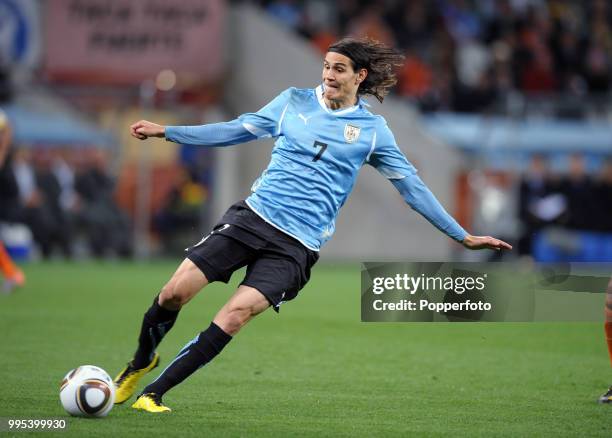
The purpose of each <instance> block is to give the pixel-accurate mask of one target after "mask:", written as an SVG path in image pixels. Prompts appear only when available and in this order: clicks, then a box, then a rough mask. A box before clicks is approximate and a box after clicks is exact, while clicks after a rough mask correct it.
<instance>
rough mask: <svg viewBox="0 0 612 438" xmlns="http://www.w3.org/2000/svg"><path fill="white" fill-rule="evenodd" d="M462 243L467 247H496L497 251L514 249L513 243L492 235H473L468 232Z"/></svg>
mask: <svg viewBox="0 0 612 438" xmlns="http://www.w3.org/2000/svg"><path fill="white" fill-rule="evenodd" d="M461 244H462V245H463V246H464V247H466V248H467V249H495V250H497V251H501V250H502V249H512V245H510V244H509V243H507V242H504V241H503V240H500V239H496V238H495V237H491V236H471V235H469V234H468V235H467V236H466V238H465V239H463V242H461Z"/></svg>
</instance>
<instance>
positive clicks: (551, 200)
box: [518, 155, 567, 255]
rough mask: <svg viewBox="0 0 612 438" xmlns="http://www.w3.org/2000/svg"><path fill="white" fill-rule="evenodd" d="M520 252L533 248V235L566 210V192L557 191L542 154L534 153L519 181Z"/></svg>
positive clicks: (526, 252)
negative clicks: (563, 193)
mask: <svg viewBox="0 0 612 438" xmlns="http://www.w3.org/2000/svg"><path fill="white" fill-rule="evenodd" d="M518 200H519V209H518V210H519V219H520V220H521V226H522V232H521V236H520V237H519V244H518V248H519V255H528V254H531V252H532V242H533V236H534V235H535V234H536V233H537V232H538V231H539V230H541V229H542V228H544V227H545V226H547V225H551V224H554V223H557V222H558V221H559V220H560V218H561V217H562V216H563V215H564V214H565V213H566V211H567V202H566V199H565V197H564V196H563V195H561V194H560V193H558V192H556V191H555V187H554V186H553V185H552V184H551V182H550V179H549V170H548V163H547V161H546V158H545V157H544V156H541V155H534V156H533V157H532V158H531V162H530V163H529V168H528V169H527V172H526V174H525V175H524V176H523V177H522V178H521V182H520V184H519V197H518Z"/></svg>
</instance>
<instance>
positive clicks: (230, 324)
mask: <svg viewBox="0 0 612 438" xmlns="http://www.w3.org/2000/svg"><path fill="white" fill-rule="evenodd" d="M223 313H224V314H223V315H220V316H221V318H220V323H221V328H223V330H224V331H225V332H226V333H229V334H231V335H234V334H236V333H238V331H239V330H240V329H241V328H242V327H243V326H244V325H245V324H246V323H247V322H249V320H250V319H251V318H252V317H253V312H252V311H251V309H250V308H248V307H243V306H233V307H230V308H229V309H227V311H226V312H223Z"/></svg>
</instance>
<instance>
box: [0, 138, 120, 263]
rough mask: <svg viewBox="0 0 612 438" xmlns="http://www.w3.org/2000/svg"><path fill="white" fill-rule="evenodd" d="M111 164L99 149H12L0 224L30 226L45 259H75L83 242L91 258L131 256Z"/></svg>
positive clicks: (2, 176)
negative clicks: (79, 242) (80, 241)
mask: <svg viewBox="0 0 612 438" xmlns="http://www.w3.org/2000/svg"><path fill="white" fill-rule="evenodd" d="M107 161H108V160H107V155H106V153H105V152H104V151H103V150H100V149H95V148H81V149H72V148H66V149H62V148H53V149H51V148H48V149H47V148H44V147H43V148H36V149H28V148H19V149H12V150H11V151H10V152H9V155H8V157H7V159H6V161H5V163H4V165H3V166H2V167H0V223H2V224H5V225H6V224H11V225H13V224H22V225H25V226H27V228H29V230H30V231H31V234H32V237H33V240H34V242H35V243H36V246H37V248H38V249H39V250H40V253H41V255H42V257H44V258H48V257H51V256H53V255H54V254H58V255H63V256H64V257H66V258H71V257H73V255H74V251H75V243H76V242H78V241H79V238H82V239H83V241H84V244H85V245H86V246H87V250H88V252H89V253H90V254H92V255H93V256H96V257H103V256H107V255H117V256H121V257H128V256H131V254H132V235H131V234H132V233H131V224H130V221H129V219H128V217H127V216H126V214H125V213H124V212H123V211H122V210H121V209H120V208H119V207H118V206H117V203H116V202H115V199H114V192H115V184H114V180H113V178H111V177H110V175H109V174H108V162H107Z"/></svg>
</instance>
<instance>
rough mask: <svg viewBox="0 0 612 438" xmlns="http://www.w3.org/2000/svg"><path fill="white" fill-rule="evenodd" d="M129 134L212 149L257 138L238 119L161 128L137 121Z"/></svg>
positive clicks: (153, 124)
mask: <svg viewBox="0 0 612 438" xmlns="http://www.w3.org/2000/svg"><path fill="white" fill-rule="evenodd" d="M130 134H131V135H132V137H135V138H137V139H139V140H146V139H147V138H149V137H158V138H165V139H166V140H168V141H173V142H175V143H181V144H188V145H193V146H212V147H217V146H230V145H234V144H238V143H246V142H247V141H251V140H256V139H257V138H258V137H257V136H256V135H254V134H253V133H251V132H250V131H249V130H248V129H247V128H245V127H244V125H243V123H242V122H241V121H240V120H238V119H236V120H232V121H229V122H222V123H210V124H208V125H199V126H162V125H158V124H157V123H153V122H149V121H148V120H139V121H138V122H136V123H134V124H133V125H132V126H130Z"/></svg>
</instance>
